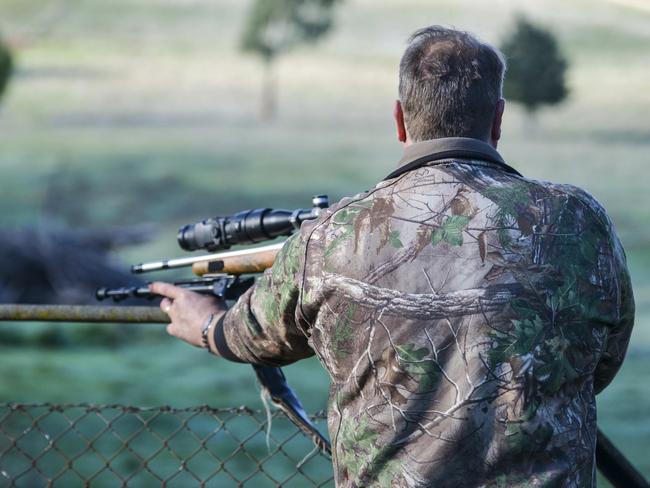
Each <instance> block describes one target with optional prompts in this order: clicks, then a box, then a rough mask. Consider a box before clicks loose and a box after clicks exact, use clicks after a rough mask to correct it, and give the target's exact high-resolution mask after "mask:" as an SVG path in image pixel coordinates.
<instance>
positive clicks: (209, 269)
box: [96, 195, 332, 454]
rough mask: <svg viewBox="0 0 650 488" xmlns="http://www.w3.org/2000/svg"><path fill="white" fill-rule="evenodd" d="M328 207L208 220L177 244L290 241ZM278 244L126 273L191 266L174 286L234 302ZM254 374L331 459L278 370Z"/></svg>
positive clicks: (128, 290) (131, 290)
mask: <svg viewBox="0 0 650 488" xmlns="http://www.w3.org/2000/svg"><path fill="white" fill-rule="evenodd" d="M327 206H328V199H327V196H326V195H317V196H315V197H313V199H312V208H310V209H304V208H299V209H296V210H279V209H271V208H258V209H254V210H244V211H243V212H239V213H236V214H234V215H232V216H227V217H213V218H210V219H206V220H203V221H201V222H197V223H195V224H188V225H185V226H183V227H181V228H180V230H179V231H178V235H177V241H178V244H179V246H180V247H181V248H182V249H184V250H186V251H195V250H199V249H205V250H207V251H218V250H219V251H220V250H226V249H229V248H230V247H231V246H232V245H237V244H255V243H259V242H263V241H267V240H272V239H275V238H277V237H280V236H288V235H291V234H292V233H293V232H295V231H296V230H297V229H299V228H300V225H301V224H302V223H303V222H304V221H305V220H310V219H314V218H316V217H318V215H319V214H320V212H321V210H322V209H324V208H327ZM283 244H284V243H279V244H271V245H267V246H263V247H258V248H254V249H244V250H238V251H230V252H220V253H213V254H207V255H202V256H196V257H183V258H176V259H167V260H161V261H154V262H148V263H141V264H136V265H133V266H132V267H131V272H133V273H137V274H141V273H147V272H151V271H160V270H166V269H174V268H182V267H189V266H191V267H192V271H193V272H194V273H195V274H196V275H198V276H199V278H194V279H186V280H182V281H176V282H175V283H174V285H176V286H179V287H181V288H185V289H187V290H191V291H194V292H197V293H202V294H207V295H213V296H216V297H219V298H221V299H224V300H236V299H237V298H239V296H241V295H242V294H243V293H244V292H245V291H246V290H247V289H248V288H250V287H251V286H252V285H253V284H254V282H255V279H254V278H253V277H247V278H242V276H241V275H243V274H255V273H261V272H263V271H264V270H265V269H267V268H270V267H271V266H272V265H273V261H274V260H275V257H276V256H277V254H278V252H280V249H282V246H283ZM155 297H156V296H155V294H153V293H152V292H151V291H150V290H149V288H148V287H146V286H144V287H142V286H141V287H138V286H135V287H121V288H100V289H98V290H97V292H96V298H97V299H98V300H105V299H112V300H113V301H114V302H120V301H122V300H125V299H127V298H147V299H153V298H155ZM165 317H166V316H165ZM166 321H168V320H166ZM253 369H254V370H255V374H256V375H257V378H258V380H259V382H260V384H261V386H262V390H263V392H264V393H265V394H267V395H268V396H269V397H270V399H271V401H272V403H273V404H274V405H275V406H277V407H278V408H280V410H282V411H283V412H284V413H285V415H287V417H288V418H289V420H291V421H292V422H293V423H294V424H295V425H296V426H297V427H298V428H299V429H300V430H301V431H302V432H303V433H305V434H306V435H307V436H308V437H310V438H311V440H312V441H313V442H314V444H315V445H316V447H317V448H318V449H320V450H321V451H323V452H325V453H327V454H331V452H332V451H331V446H330V443H329V441H328V440H327V439H326V438H325V437H324V436H323V435H322V434H321V433H320V432H319V431H318V429H316V426H315V425H314V424H313V423H312V422H311V420H310V419H309V416H308V415H307V413H306V412H305V410H304V408H303V406H302V404H301V403H300V400H298V397H297V396H296V394H295V393H294V392H293V390H292V389H291V388H290V387H289V385H288V384H287V381H286V378H285V376H284V373H283V372H282V370H281V369H280V368H276V367H268V366H257V365H253Z"/></svg>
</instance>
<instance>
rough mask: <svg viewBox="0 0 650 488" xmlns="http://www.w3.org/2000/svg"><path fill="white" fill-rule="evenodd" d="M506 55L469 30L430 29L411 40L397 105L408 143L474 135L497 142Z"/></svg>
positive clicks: (401, 134)
mask: <svg viewBox="0 0 650 488" xmlns="http://www.w3.org/2000/svg"><path fill="white" fill-rule="evenodd" d="M504 72H505V62H504V60H503V56H502V55H501V53H500V52H499V51H497V50H496V49H495V48H493V47H492V46H490V45H488V44H485V43H483V42H481V41H479V40H478V39H476V38H475V37H474V36H472V35H471V34H469V33H467V32H461V31H457V30H453V29H447V28H444V27H440V26H431V27H426V28H424V29H420V30H418V31H417V32H415V33H414V34H413V35H412V36H411V38H410V39H409V45H408V47H407V48H406V51H405V52H404V56H402V61H401V63H400V73H399V78H400V80H399V97H400V100H398V101H397V102H396V104H395V119H396V122H397V130H398V138H399V139H400V140H401V141H402V142H404V143H407V144H409V143H412V142H419V141H425V140H428V139H437V138H440V137H471V138H474V139H480V140H483V141H487V142H490V143H492V144H493V145H494V146H495V147H496V143H497V141H498V140H499V137H500V136H501V116H502V114H503V107H504V101H503V98H502V87H503V74H504Z"/></svg>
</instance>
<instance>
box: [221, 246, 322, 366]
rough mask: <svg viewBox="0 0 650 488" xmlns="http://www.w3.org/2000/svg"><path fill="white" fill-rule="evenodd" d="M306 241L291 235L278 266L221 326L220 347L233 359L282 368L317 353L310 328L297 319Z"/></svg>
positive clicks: (263, 278) (229, 311)
mask: <svg viewBox="0 0 650 488" xmlns="http://www.w3.org/2000/svg"><path fill="white" fill-rule="evenodd" d="M304 254H305V244H304V242H303V240H302V238H301V235H300V234H297V235H294V236H292V237H290V238H289V239H288V241H287V243H286V244H285V245H284V247H283V248H282V250H281V251H280V253H279V254H278V257H277V258H276V260H275V262H274V264H273V267H271V268H270V269H267V270H266V271H265V273H264V275H263V276H262V277H261V278H260V279H259V280H258V281H257V283H256V284H255V286H253V287H251V288H250V289H249V290H248V291H247V292H246V293H245V294H244V295H242V296H241V298H240V299H239V300H238V301H237V303H236V304H235V305H234V306H233V308H231V309H230V310H228V312H227V313H226V314H225V315H224V316H223V320H221V321H220V323H219V324H217V327H216V328H215V334H214V337H215V339H216V341H215V343H216V344H215V345H216V347H217V350H218V351H220V352H221V353H222V355H224V356H226V357H228V356H234V358H233V357H229V359H235V358H236V359H239V360H240V361H243V362H247V363H252V364H261V365H267V366H282V365H285V364H290V363H293V362H295V361H298V360H300V359H304V358H307V357H310V356H313V355H314V351H313V350H312V348H311V347H310V346H309V344H308V331H307V330H305V329H303V328H302V327H301V324H299V323H298V320H297V319H296V311H297V309H298V301H299V299H300V291H301V281H302V270H303V266H304Z"/></svg>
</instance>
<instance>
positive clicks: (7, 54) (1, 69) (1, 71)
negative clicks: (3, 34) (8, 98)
mask: <svg viewBox="0 0 650 488" xmlns="http://www.w3.org/2000/svg"><path fill="white" fill-rule="evenodd" d="M12 71H13V59H12V57H11V51H9V46H7V44H6V43H5V42H4V41H3V40H2V38H0V99H1V98H2V94H3V93H4V91H5V89H6V88H7V84H8V83H9V78H10V77H11V73H12Z"/></svg>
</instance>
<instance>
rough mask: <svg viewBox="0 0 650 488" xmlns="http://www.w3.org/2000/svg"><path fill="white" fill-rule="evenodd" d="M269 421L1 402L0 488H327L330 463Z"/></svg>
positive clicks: (214, 412)
mask: <svg viewBox="0 0 650 488" xmlns="http://www.w3.org/2000/svg"><path fill="white" fill-rule="evenodd" d="M272 419H273V420H272V428H271V430H270V432H269V433H268V436H267V427H268V424H267V419H266V415H265V414H264V413H263V412H260V411H254V410H251V409H249V408H247V407H240V408H227V409H224V408H211V407H208V406H198V407H189V408H172V407H166V406H163V407H153V408H140V407H132V406H124V405H91V404H50V403H42V404H21V403H0V486H16V487H30V488H31V487H37V486H61V487H75V486H92V487H104V486H105V487H114V486H128V487H150V486H166V487H172V486H178V487H191V486H214V487H229V486H251V487H256V488H257V487H266V486H276V487H277V486H283V487H292V486H293V487H307V486H317V487H321V486H333V484H334V483H333V480H332V466H331V462H330V460H329V459H328V458H327V457H326V456H324V455H322V454H321V453H320V452H316V451H315V450H314V447H313V444H312V443H311V441H310V440H309V439H307V438H305V436H304V435H302V434H301V433H300V432H299V431H298V430H297V429H296V427H294V426H293V424H291V423H290V422H289V421H288V420H287V419H286V418H285V417H284V415H283V414H282V413H280V412H274V413H273V414H272ZM324 419H325V416H324V415H323V414H318V415H316V416H315V417H314V420H315V421H316V422H318V423H322V422H323V420H324Z"/></svg>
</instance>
